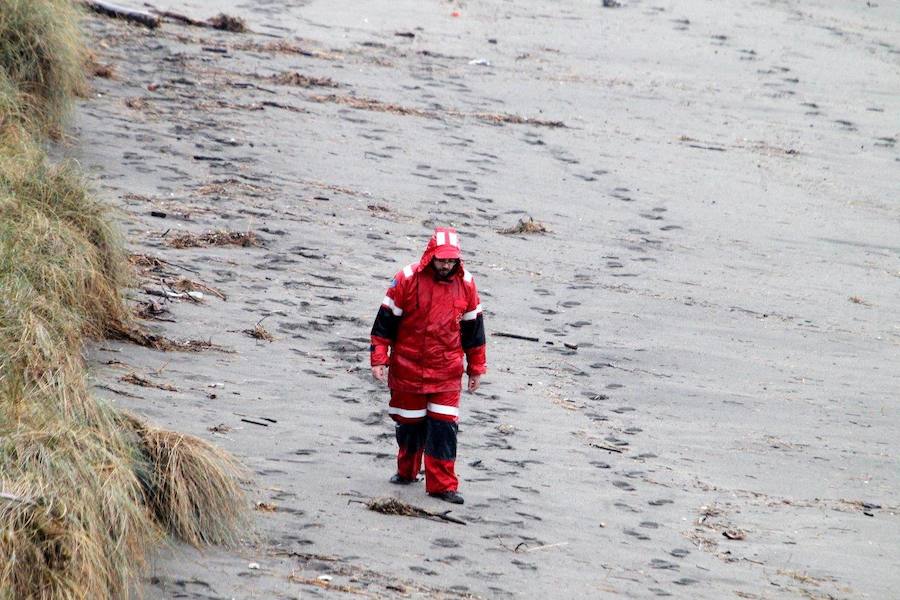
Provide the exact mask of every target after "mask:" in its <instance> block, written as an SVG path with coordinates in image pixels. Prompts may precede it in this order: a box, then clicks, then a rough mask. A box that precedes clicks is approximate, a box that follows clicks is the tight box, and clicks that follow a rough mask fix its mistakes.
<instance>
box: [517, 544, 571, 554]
mask: <svg viewBox="0 0 900 600" xmlns="http://www.w3.org/2000/svg"><path fill="white" fill-rule="evenodd" d="M568 545H569V542H556V543H555V544H544V545H542V546H535V547H534V548H529V547H528V542H519V543H518V544H516V547H515V548H514V549H513V552H538V551H540V550H549V549H550V548H560V547H562V546H568Z"/></svg>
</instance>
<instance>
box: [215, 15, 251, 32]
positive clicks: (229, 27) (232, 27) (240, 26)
mask: <svg viewBox="0 0 900 600" xmlns="http://www.w3.org/2000/svg"><path fill="white" fill-rule="evenodd" d="M206 22H207V23H208V24H209V26H210V27H212V28H213V29H218V30H219V31H230V32H232V33H245V32H246V31H247V24H246V23H245V22H244V20H243V19H241V18H239V17H232V16H231V15H226V14H225V13H219V14H218V15H216V16H215V17H212V18H210V19H207V21H206Z"/></svg>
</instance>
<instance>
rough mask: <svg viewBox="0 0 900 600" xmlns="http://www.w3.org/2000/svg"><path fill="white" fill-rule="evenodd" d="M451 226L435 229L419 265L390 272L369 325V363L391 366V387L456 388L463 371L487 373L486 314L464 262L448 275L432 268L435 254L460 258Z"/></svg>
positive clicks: (406, 389) (427, 390)
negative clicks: (380, 299)
mask: <svg viewBox="0 0 900 600" xmlns="http://www.w3.org/2000/svg"><path fill="white" fill-rule="evenodd" d="M458 239H459V238H458V235H457V233H456V231H455V230H454V229H450V228H442V227H439V228H437V229H436V230H435V232H434V235H432V236H431V239H430V240H429V242H428V247H427V248H426V249H425V253H424V254H422V259H421V260H420V261H419V263H418V264H415V263H414V264H411V265H408V266H406V267H404V268H403V270H402V271H400V272H399V273H397V274H396V275H395V276H394V279H393V281H391V286H390V287H389V288H388V291H387V294H386V295H385V297H384V300H383V301H382V304H381V307H380V308H379V310H378V316H377V317H376V318H375V324H374V325H373V327H372V347H371V350H372V356H371V362H372V366H377V365H390V369H389V370H388V386H389V387H390V388H391V389H392V390H397V391H404V392H413V393H418V394H431V393H435V392H449V391H453V390H458V389H459V388H460V385H461V382H460V379H461V378H462V375H463V356H464V355H465V358H466V363H467V368H466V372H467V373H468V374H469V375H470V376H471V375H482V374H484V373H485V372H486V371H487V367H486V357H485V335H484V318H483V315H482V309H481V300H480V299H479V297H478V289H477V288H476V287H475V280H474V279H473V278H472V275H471V274H469V273H468V272H467V271H466V270H465V267H464V266H463V263H462V261H461V260H460V261H459V264H458V265H457V266H456V268H455V270H454V271H453V272H452V274H451V275H450V276H449V277H448V278H447V279H441V278H439V277H438V276H437V273H436V272H435V270H434V268H433V267H432V266H431V260H432V258H434V256H435V254H438V255H439V256H440V257H448V258H449V257H459V242H458Z"/></svg>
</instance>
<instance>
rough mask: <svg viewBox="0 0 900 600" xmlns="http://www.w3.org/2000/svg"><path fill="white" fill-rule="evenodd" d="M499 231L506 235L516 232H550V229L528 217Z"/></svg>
mask: <svg viewBox="0 0 900 600" xmlns="http://www.w3.org/2000/svg"><path fill="white" fill-rule="evenodd" d="M497 233H502V234H504V235H510V234H516V233H550V230H549V229H547V227H546V226H545V225H544V224H543V223H541V222H540V221H535V220H534V218H532V217H528V220H527V221H526V220H525V219H519V222H518V223H516V224H515V225H513V226H512V227H507V228H506V229H500V230H498V231H497Z"/></svg>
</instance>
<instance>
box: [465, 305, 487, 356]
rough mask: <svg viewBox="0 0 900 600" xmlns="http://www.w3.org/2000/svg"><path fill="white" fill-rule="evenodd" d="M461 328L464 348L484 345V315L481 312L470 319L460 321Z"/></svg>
mask: <svg viewBox="0 0 900 600" xmlns="http://www.w3.org/2000/svg"><path fill="white" fill-rule="evenodd" d="M459 330H460V337H461V338H462V347H463V350H468V349H469V348H475V347H476V346H483V345H484V343H485V337H484V316H483V315H482V314H481V313H478V316H477V317H475V318H474V319H472V320H470V321H460V323H459Z"/></svg>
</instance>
